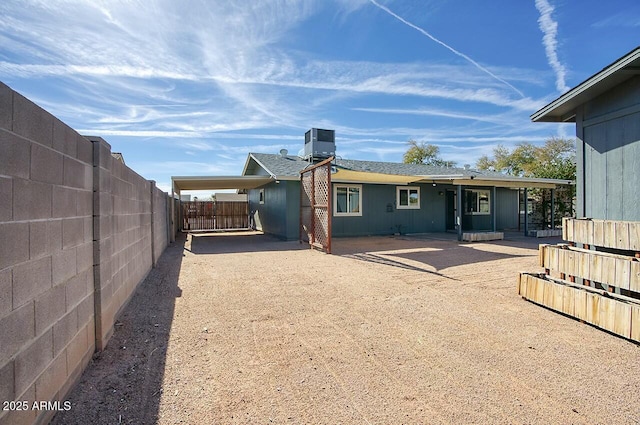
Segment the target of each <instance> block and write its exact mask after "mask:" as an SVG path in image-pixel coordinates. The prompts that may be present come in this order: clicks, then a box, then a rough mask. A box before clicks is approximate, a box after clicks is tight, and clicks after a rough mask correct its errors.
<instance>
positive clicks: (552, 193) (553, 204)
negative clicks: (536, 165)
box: [551, 189, 556, 230]
mask: <svg viewBox="0 0 640 425" xmlns="http://www.w3.org/2000/svg"><path fill="white" fill-rule="evenodd" d="M555 195H556V191H555V190H554V189H551V230H553V229H555V228H556V218H555V211H556V205H555Z"/></svg>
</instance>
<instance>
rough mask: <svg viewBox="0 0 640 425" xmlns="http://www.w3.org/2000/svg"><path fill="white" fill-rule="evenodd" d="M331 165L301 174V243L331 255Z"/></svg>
mask: <svg viewBox="0 0 640 425" xmlns="http://www.w3.org/2000/svg"><path fill="white" fill-rule="evenodd" d="M331 161H333V157H331V158H329V159H326V160H324V161H322V162H320V163H318V164H315V165H313V166H311V167H309V168H307V169H305V170H303V171H301V172H300V242H308V243H309V245H310V246H311V247H312V248H318V249H321V250H323V251H325V252H326V253H327V254H331Z"/></svg>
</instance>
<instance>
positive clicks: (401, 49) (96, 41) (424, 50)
mask: <svg viewBox="0 0 640 425" xmlns="http://www.w3.org/2000/svg"><path fill="white" fill-rule="evenodd" d="M638 45H640V2H638V1H637V0H609V1H606V2H604V1H601V0H580V1H578V0H517V1H514V0H493V1H491V2H486V1H477V0H251V1H246V0H236V1H227V0H216V1H213V0H210V1H209V0H200V1H175V0H121V1H106V0H105V1H101V0H64V1H62V0H24V1H18V0H3V1H2V2H0V80H2V81H3V82H4V83H5V84H7V85H9V86H10V87H12V88H13V89H14V90H17V91H19V92H20V93H22V94H24V95H25V96H27V97H28V98H29V99H31V100H32V101H34V102H36V103H37V104H39V105H40V106H42V107H43V108H45V109H46V110H48V111H49V112H51V113H52V114H54V115H56V116H57V117H58V118H60V119H61V120H63V121H64V122H66V123H67V124H69V125H70V126H71V127H73V128H74V129H76V130H77V131H79V132H80V133H81V134H85V135H98V136H102V137H104V138H105V139H106V140H107V141H108V142H109V143H110V144H111V145H112V150H113V151H119V152H123V154H124V157H125V160H126V162H127V164H128V165H129V166H130V167H131V168H133V169H134V170H136V171H137V172H138V173H140V174H141V175H143V176H144V177H146V178H148V179H153V180H156V181H157V182H158V185H159V186H160V187H161V188H163V189H164V190H169V189H170V188H169V185H170V176H172V175H239V174H240V173H241V171H242V167H243V165H244V163H245V160H246V157H247V153H248V152H266V153H277V152H278V151H279V150H280V149H282V148H286V149H288V150H289V152H290V153H294V154H295V153H297V152H298V151H299V150H300V149H301V148H302V147H303V140H304V132H305V131H306V130H308V129H309V128H311V127H319V128H328V129H335V130H336V138H337V140H336V144H337V154H338V155H339V156H342V157H343V158H348V159H363V160H365V159H366V160H383V161H401V159H402V154H403V153H404V151H405V150H406V148H407V147H406V142H407V141H408V140H409V139H414V140H417V141H422V142H426V143H433V144H436V145H438V146H439V147H440V151H441V154H442V156H443V157H444V158H445V159H448V160H454V161H457V162H458V164H459V165H460V166H462V165H463V164H466V163H469V164H475V161H476V160H477V158H478V157H480V156H481V155H482V154H491V152H492V150H493V148H494V147H495V146H497V145H498V144H502V145H505V146H513V145H515V144H517V143H519V142H523V141H529V142H533V143H543V142H544V141H545V140H546V139H547V138H549V137H552V136H568V137H571V136H573V135H574V134H575V130H574V126H573V125H570V124H563V125H560V124H540V123H536V124H533V123H531V122H530V118H529V116H530V115H531V114H532V113H533V112H535V111H536V110H537V109H538V108H539V107H541V106H544V105H545V104H546V103H548V102H549V101H551V100H553V99H555V98H556V97H557V96H559V95H560V94H561V93H562V92H564V91H566V90H567V89H569V88H571V87H574V86H575V85H577V84H579V83H580V82H582V81H583V80H585V79H586V78H588V77H590V76H591V75H593V74H594V73H595V72H597V71H599V70H600V69H602V68H603V67H605V66H606V65H608V64H610V63H611V62H613V61H614V60H616V59H618V58H619V57H621V56H622V55H624V54H626V53H627V52H629V51H630V50H632V49H633V48H635V47H637V46H638Z"/></svg>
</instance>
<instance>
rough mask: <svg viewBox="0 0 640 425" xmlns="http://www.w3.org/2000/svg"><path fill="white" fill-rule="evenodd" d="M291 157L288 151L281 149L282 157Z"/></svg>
mask: <svg viewBox="0 0 640 425" xmlns="http://www.w3.org/2000/svg"><path fill="white" fill-rule="evenodd" d="M287 155H289V151H288V150H286V149H280V156H281V157H283V158H286V157H287Z"/></svg>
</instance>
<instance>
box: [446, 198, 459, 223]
mask: <svg viewBox="0 0 640 425" xmlns="http://www.w3.org/2000/svg"><path fill="white" fill-rule="evenodd" d="M457 197H458V194H457V193H456V192H455V191H454V190H447V200H446V201H447V220H446V221H447V223H446V224H447V231H455V230H456V212H457V211H456V205H457V202H456V201H457V199H456V198H457Z"/></svg>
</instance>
